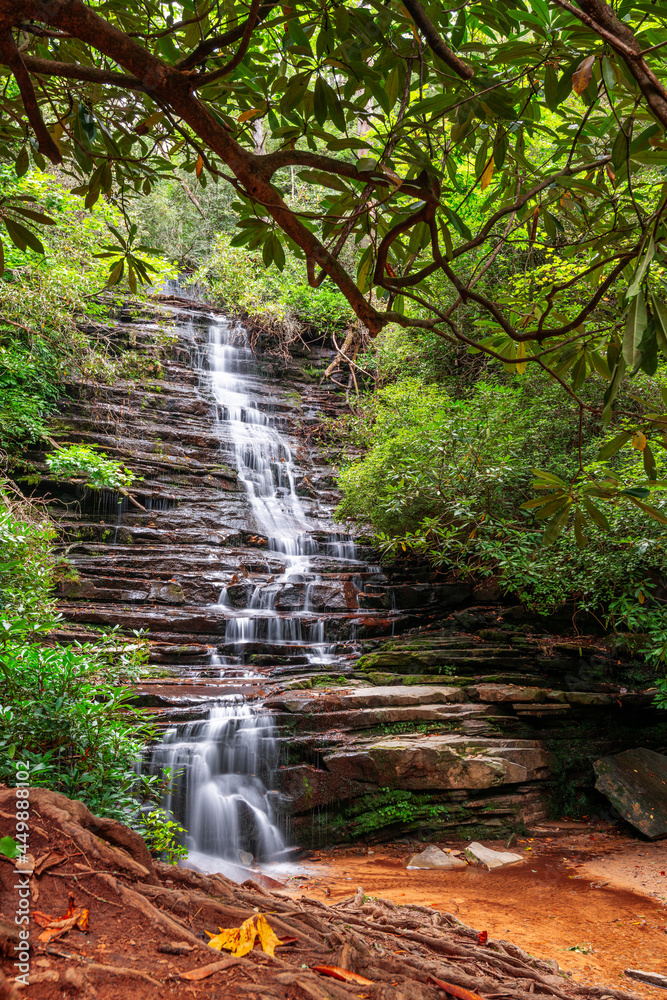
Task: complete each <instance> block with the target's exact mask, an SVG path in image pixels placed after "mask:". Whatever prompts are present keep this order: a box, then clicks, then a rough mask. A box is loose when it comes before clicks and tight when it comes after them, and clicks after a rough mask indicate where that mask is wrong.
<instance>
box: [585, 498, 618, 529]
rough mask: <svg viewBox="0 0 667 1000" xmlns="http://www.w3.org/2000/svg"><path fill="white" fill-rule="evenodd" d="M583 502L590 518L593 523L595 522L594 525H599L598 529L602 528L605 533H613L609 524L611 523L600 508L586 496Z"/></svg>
mask: <svg viewBox="0 0 667 1000" xmlns="http://www.w3.org/2000/svg"><path fill="white" fill-rule="evenodd" d="M581 502H582V504H583V505H584V508H585V510H586V512H587V514H588V516H589V517H590V519H591V521H593V523H594V524H597V526H598V528H602V529H603V531H611V525H610V524H609V521H608V520H607V518H606V517H605V515H604V514H603V513H602V511H601V510H600V508H599V507H597V506H596V505H595V504H594V503H593V501H592V500H589V499H588V497H585V496H584V497H582V498H581Z"/></svg>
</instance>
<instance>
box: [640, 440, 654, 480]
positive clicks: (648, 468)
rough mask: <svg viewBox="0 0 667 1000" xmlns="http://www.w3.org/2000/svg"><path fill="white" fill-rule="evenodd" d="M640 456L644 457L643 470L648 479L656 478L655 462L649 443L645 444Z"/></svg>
mask: <svg viewBox="0 0 667 1000" xmlns="http://www.w3.org/2000/svg"><path fill="white" fill-rule="evenodd" d="M642 456H643V458H644V471H645V472H646V475H647V477H648V478H649V479H651V480H655V479H657V478H658V468H657V466H656V464H655V458H654V457H653V452H652V451H651V447H650V445H648V444H647V445H646V446H645V448H644V450H643V452H642Z"/></svg>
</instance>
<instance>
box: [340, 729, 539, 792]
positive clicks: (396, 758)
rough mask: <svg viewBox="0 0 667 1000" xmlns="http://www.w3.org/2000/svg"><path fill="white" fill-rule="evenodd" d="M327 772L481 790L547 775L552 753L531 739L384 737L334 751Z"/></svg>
mask: <svg viewBox="0 0 667 1000" xmlns="http://www.w3.org/2000/svg"><path fill="white" fill-rule="evenodd" d="M324 760H325V764H326V766H327V768H328V769H329V771H331V772H333V773H335V774H337V775H340V776H341V777H344V778H346V779H347V780H354V781H362V782H369V783H371V784H376V785H380V786H381V787H390V788H401V789H414V790H429V789H455V788H459V789H485V788H491V787H494V786H497V785H506V784H522V783H524V782H528V781H535V780H539V779H542V778H544V777H546V776H547V775H548V773H549V765H550V755H549V754H548V753H547V751H546V750H545V749H544V747H543V746H542V745H541V744H540V743H538V742H537V741H535V740H504V739H487V738H483V737H480V738H472V737H467V736H461V735H457V734H438V735H431V736H412V737H409V738H397V737H387V738H384V739H377V740H373V741H368V742H365V743H363V744H358V745H357V746H355V747H353V748H352V747H351V748H345V749H342V750H335V751H334V752H332V753H330V754H326V755H325V757H324Z"/></svg>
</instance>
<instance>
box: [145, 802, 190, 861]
mask: <svg viewBox="0 0 667 1000" xmlns="http://www.w3.org/2000/svg"><path fill="white" fill-rule="evenodd" d="M141 821H142V830H141V835H142V836H143V838H144V840H145V841H146V846H147V847H148V850H149V851H150V852H151V853H152V854H158V855H160V856H161V857H162V858H163V859H164V860H165V861H167V862H168V863H169V864H170V865H177V864H178V862H179V861H180V860H181V858H185V857H187V854H188V849H187V847H184V846H183V844H182V838H183V837H184V836H185V834H186V832H187V831H186V830H184V828H183V827H182V826H181V825H180V823H177V822H175V820H173V819H171V818H170V817H169V815H168V814H167V813H166V812H165V810H164V809H152V810H151V811H150V812H148V813H144V814H143V816H142V820H141Z"/></svg>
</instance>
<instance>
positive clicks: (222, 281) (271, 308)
mask: <svg viewBox="0 0 667 1000" xmlns="http://www.w3.org/2000/svg"><path fill="white" fill-rule="evenodd" d="M190 281H191V283H192V284H195V285H197V284H201V285H204V286H205V287H206V290H207V297H213V298H214V299H216V300H217V301H219V302H220V303H221V304H222V305H223V306H224V307H225V308H227V309H230V310H231V311H233V312H237V313H245V314H247V315H250V316H252V317H254V318H257V319H259V320H260V321H261V322H263V323H264V325H267V326H269V325H271V324H272V323H275V322H276V321H277V322H279V323H281V324H282V325H284V326H286V327H289V326H290V324H292V323H293V322H297V323H298V324H300V325H301V326H307V327H313V328H315V329H316V330H318V331H319V332H320V333H327V332H330V331H335V330H341V329H344V328H345V326H347V324H348V323H349V322H350V321H351V320H352V319H353V316H354V314H353V313H352V310H351V309H350V307H349V305H348V303H347V301H346V300H345V298H344V297H343V295H341V293H340V292H339V291H337V290H336V289H333V288H331V287H330V286H327V285H322V286H321V287H320V288H311V287H310V286H309V285H308V283H307V275H306V268H305V265H304V264H303V262H302V261H300V260H299V259H298V258H297V257H296V256H295V255H294V254H293V253H292V252H290V251H289V250H288V251H287V254H286V263H285V267H284V268H283V271H282V272H281V273H279V274H278V273H276V272H275V271H272V270H267V267H266V263H265V261H264V258H263V256H262V254H261V253H260V252H259V251H254V252H253V251H250V250H248V249H246V248H244V247H236V246H234V245H233V243H232V241H231V238H230V236H229V234H228V233H221V234H219V235H217V236H216V237H215V239H214V240H213V244H212V246H211V248H210V252H209V253H208V255H207V256H206V258H205V259H204V260H203V262H202V264H201V266H200V267H199V268H198V269H197V270H196V271H195V273H194V274H193V276H192V278H191V279H190Z"/></svg>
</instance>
